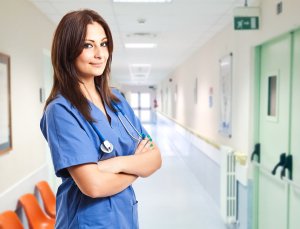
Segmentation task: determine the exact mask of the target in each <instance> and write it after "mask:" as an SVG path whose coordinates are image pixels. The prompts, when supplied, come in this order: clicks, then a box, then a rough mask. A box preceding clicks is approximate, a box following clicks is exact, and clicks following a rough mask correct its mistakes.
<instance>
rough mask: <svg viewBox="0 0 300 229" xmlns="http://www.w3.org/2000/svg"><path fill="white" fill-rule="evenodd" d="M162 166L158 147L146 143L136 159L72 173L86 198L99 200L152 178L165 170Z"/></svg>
mask: <svg viewBox="0 0 300 229" xmlns="http://www.w3.org/2000/svg"><path fill="white" fill-rule="evenodd" d="M151 144H153V145H154V147H151V146H150V145H151ZM161 163H162V161H161V155H160V151H159V149H158V147H157V146H156V145H155V144H154V143H153V142H149V141H148V140H147V139H145V140H143V141H141V143H140V144H139V146H138V147H137V149H136V151H135V154H134V155H130V156H120V157H114V158H111V159H108V160H105V161H100V162H99V163H98V164H82V165H77V166H73V167H70V168H68V171H69V173H70V174H71V176H72V178H73V179H74V181H75V182H76V184H77V186H78V187H79V189H80V190H81V191H82V192H83V193H84V194H85V195H87V196H90V197H92V198H96V197H105V196H111V195H114V194H116V193H119V192H121V191H122V190H124V189H125V188H127V187H128V186H129V185H131V184H132V183H133V182H134V181H135V180H136V179H137V178H138V177H147V176H150V175H151V174H152V173H154V172H155V171H156V170H158V169H159V168H160V167H161Z"/></svg>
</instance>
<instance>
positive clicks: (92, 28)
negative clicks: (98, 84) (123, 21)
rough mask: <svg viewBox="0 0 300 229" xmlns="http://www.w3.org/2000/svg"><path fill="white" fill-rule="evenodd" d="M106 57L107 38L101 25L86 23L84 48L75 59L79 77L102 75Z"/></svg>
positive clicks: (87, 77) (107, 55) (107, 53)
mask: <svg viewBox="0 0 300 229" xmlns="http://www.w3.org/2000/svg"><path fill="white" fill-rule="evenodd" d="M108 57H109V52H108V40H107V37H106V34H105V31H104V29H103V27H102V26H101V25H100V24H98V23H97V22H93V23H92V24H88V25H87V31H86V38H85V43H84V48H83V50H82V52H81V54H80V55H79V56H78V57H77V58H76V60H75V67H76V69H77V71H78V72H79V77H80V78H81V79H82V80H84V79H89V78H94V77H95V76H100V75H102V73H103V71H104V69H105V66H106V62H107V59H108Z"/></svg>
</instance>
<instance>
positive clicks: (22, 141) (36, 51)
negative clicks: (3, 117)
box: [0, 0, 55, 210]
mask: <svg viewBox="0 0 300 229" xmlns="http://www.w3.org/2000/svg"><path fill="white" fill-rule="evenodd" d="M0 6H1V7H0V32H1V35H0V52H1V53H5V54H7V55H9V56H10V60H11V105H12V107H11V108H12V140H13V150H12V151H11V152H9V153H6V154H4V155H1V156H0V203H1V204H0V206H1V210H2V209H6V208H13V206H12V205H10V204H8V205H6V202H5V201H7V199H8V198H18V196H16V195H15V193H14V195H15V196H9V193H10V192H9V191H10V190H13V189H14V190H16V189H18V190H19V192H18V193H21V192H23V193H24V192H26V191H28V189H29V188H32V190H31V191H33V185H34V182H35V181H36V179H40V178H41V177H43V176H41V174H47V168H46V167H47V159H46V152H45V151H46V150H45V149H46V147H45V141H44V139H43V137H42V134H41V132H40V129H39V121H40V118H41V115H42V110H43V104H42V103H40V101H39V88H40V87H43V85H44V82H43V74H44V73H43V50H45V49H46V50H50V46H51V40H52V34H53V31H54V28H55V27H54V25H53V24H52V23H51V22H50V21H49V20H48V19H46V17H45V16H43V15H42V14H41V13H40V12H39V11H38V10H37V9H36V8H35V7H34V6H33V5H32V4H31V3H30V2H29V1H24V0H9V1H8V0H0ZM37 174H38V175H37ZM35 177H36V178H35ZM43 178H44V179H47V178H46V177H43ZM27 179H28V180H30V182H31V185H30V183H28V182H26V180H27ZM23 187H24V189H22V188H23ZM8 196H9V197H8ZM10 203H11V202H10Z"/></svg>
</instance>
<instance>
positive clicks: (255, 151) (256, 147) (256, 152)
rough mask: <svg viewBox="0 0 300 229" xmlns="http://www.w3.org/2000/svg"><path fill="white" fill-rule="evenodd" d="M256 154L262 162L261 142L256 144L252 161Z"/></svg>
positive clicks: (258, 160)
mask: <svg viewBox="0 0 300 229" xmlns="http://www.w3.org/2000/svg"><path fill="white" fill-rule="evenodd" d="M255 155H256V156H257V162H258V163H260V143H256V144H255V146H254V150H253V153H252V155H251V161H253V160H254V156H255Z"/></svg>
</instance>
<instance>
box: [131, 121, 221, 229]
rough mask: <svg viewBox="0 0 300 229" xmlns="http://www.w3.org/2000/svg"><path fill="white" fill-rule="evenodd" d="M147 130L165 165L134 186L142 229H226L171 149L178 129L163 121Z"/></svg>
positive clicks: (215, 208) (147, 126)
mask: <svg viewBox="0 0 300 229" xmlns="http://www.w3.org/2000/svg"><path fill="white" fill-rule="evenodd" d="M158 126H159V128H158ZM145 128H146V129H147V130H148V131H149V133H150V134H151V135H152V137H153V139H154V140H155V141H156V142H157V144H158V145H159V147H160V150H161V152H162V156H163V165H162V168H161V169H160V170H159V171H157V172H156V173H155V174H153V175H152V176H150V177H148V178H140V179H139V180H138V181H137V182H136V183H135V184H134V188H135V191H136V195H137V199H138V200H139V222H140V229H169V228H170V229H179V228H180V229H225V228H226V227H225V226H224V224H223V222H222V220H221V218H220V213H219V210H218V208H217V207H216V205H215V203H214V202H213V200H212V199H211V198H210V196H209V195H208V193H206V192H205V190H204V189H203V187H202V186H201V185H200V183H199V181H198V180H197V179H196V177H195V175H194V174H193V173H192V171H191V170H190V169H189V167H188V166H187V164H186V163H185V162H184V161H183V159H182V158H181V156H180V152H178V150H176V149H174V147H172V146H171V142H170V139H171V136H172V131H174V130H172V129H171V128H170V127H169V126H168V125H167V124H166V122H164V121H162V120H158V125H156V126H155V125H145Z"/></svg>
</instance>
